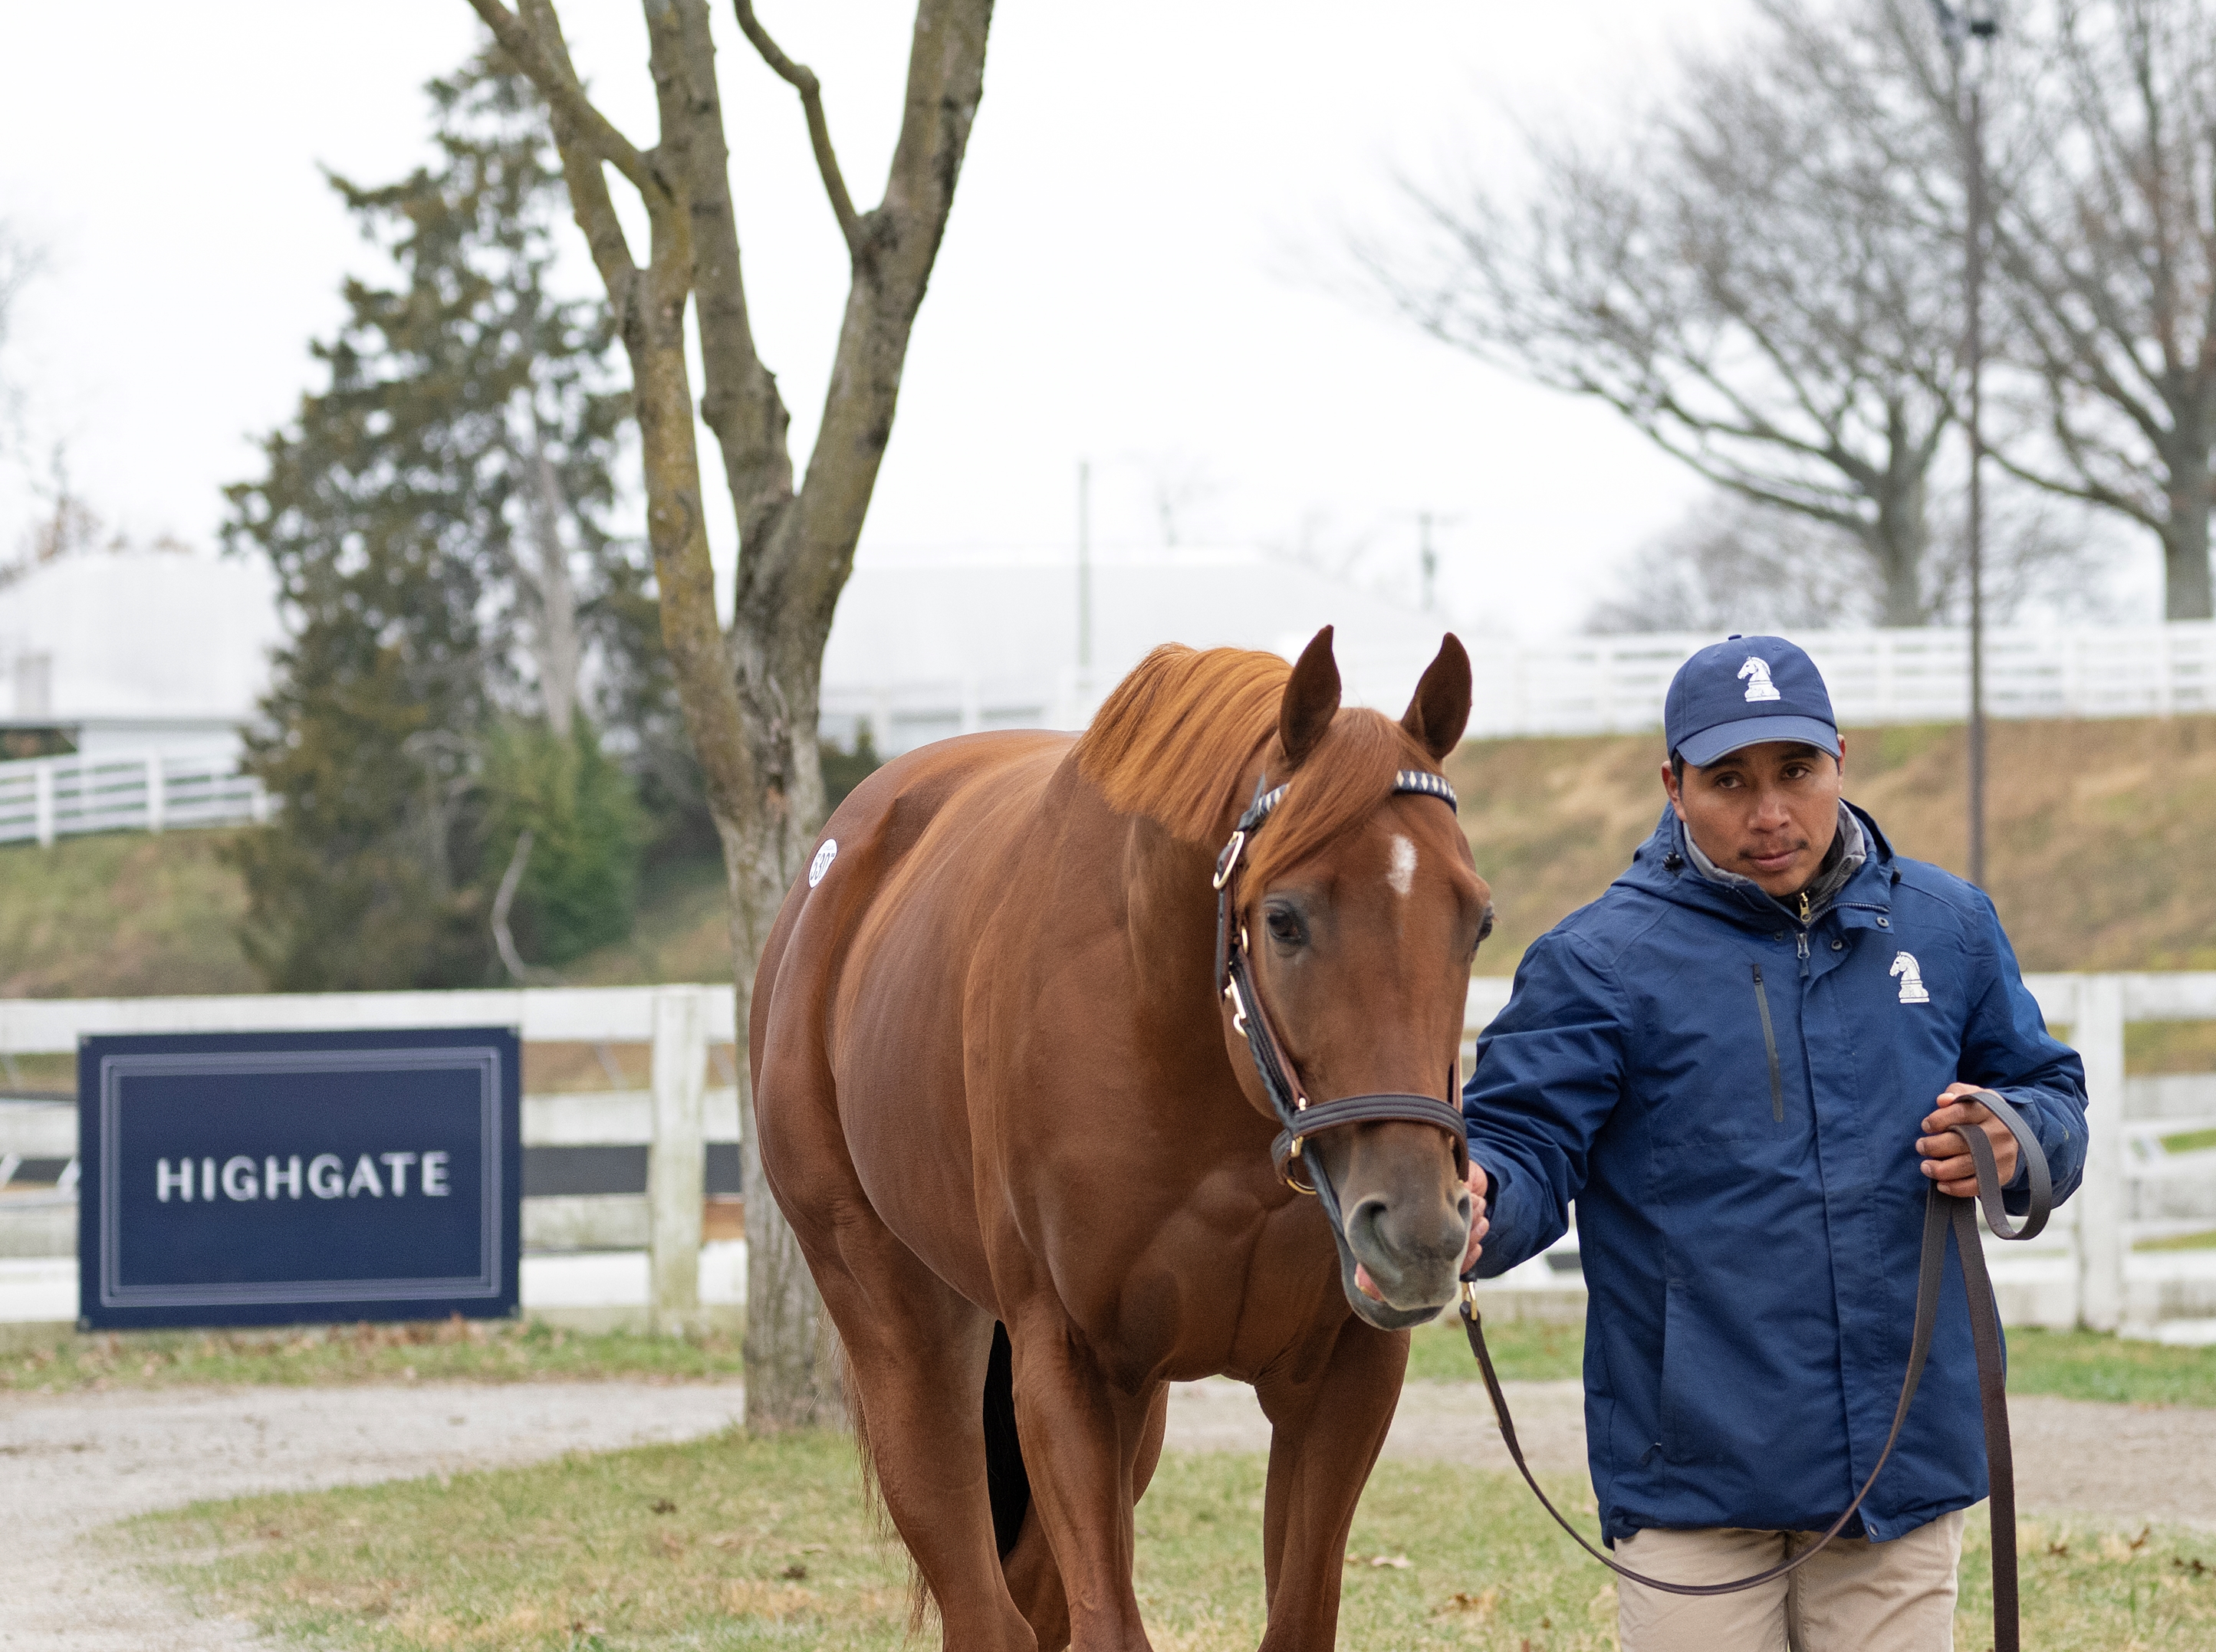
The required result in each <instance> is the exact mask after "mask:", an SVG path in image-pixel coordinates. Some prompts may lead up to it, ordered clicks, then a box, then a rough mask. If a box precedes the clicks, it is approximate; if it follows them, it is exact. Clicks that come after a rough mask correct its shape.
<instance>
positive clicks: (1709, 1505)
mask: <svg viewBox="0 0 2216 1652" xmlns="http://www.w3.org/2000/svg"><path fill="white" fill-rule="evenodd" d="M1853 814H1854V818H1855V819H1856V820H1857V821H1858V822H1859V823H1860V825H1861V826H1862V834H1863V844H1862V847H1863V849H1864V851H1865V853H1864V857H1863V858H1862V861H1861V863H1860V864H1859V865H1856V866H1855V867H1854V868H1853V870H1852V872H1851V875H1849V876H1847V877H1846V879H1845V881H1844V883H1843V884H1842V885H1841V886H1840V887H1838V888H1837V890H1836V892H1835V893H1834V894H1832V896H1831V900H1829V901H1828V903H1825V904H1821V905H1818V906H1814V909H1813V916H1812V917H1811V918H1810V919H1809V920H1808V921H1807V923H1806V924H1803V923H1801V922H1800V921H1799V920H1798V919H1797V918H1795V917H1794V915H1793V913H1792V912H1788V910H1787V908H1786V907H1785V906H1782V905H1780V904H1779V903H1778V902H1777V901H1776V900H1772V899H1771V898H1770V896H1768V895H1766V894H1763V893H1762V892H1761V890H1759V889H1758V888H1757V887H1754V886H1753V885H1752V884H1751V883H1749V882H1747V881H1745V880H1743V879H1731V878H1728V877H1727V878H1726V879H1725V880H1724V881H1718V880H1717V879H1716V878H1714V877H1711V876H1709V875H1704V874H1703V872H1702V870H1701V869H1699V868H1698V867H1696V865H1695V864H1693V863H1692V862H1691V860H1690V851H1692V845H1691V844H1690V843H1689V841H1688V840H1687V838H1685V836H1684V829H1683V827H1682V826H1680V824H1679V823H1678V821H1677V817H1676V815H1675V814H1673V813H1672V812H1671V811H1670V810H1668V809H1666V808H1665V811H1664V813H1663V816H1662V820H1661V823H1660V825H1659V826H1658V827H1657V828H1656V829H1655V832H1654V835H1653V837H1652V838H1648V839H1647V842H1646V843H1645V844H1643V845H1641V847H1640V850H1639V851H1638V853H1637V854H1636V855H1635V856H1634V857H1633V860H1632V864H1631V867H1630V869H1629V870H1628V871H1627V872H1626V873H1625V874H1624V875H1622V877H1620V878H1618V879H1617V880H1616V881H1615V882H1614V883H1613V884H1611V885H1610V887H1609V888H1608V890H1607V892H1606V893H1605V894H1603V895H1602V896H1601V898H1600V899H1599V900H1597V901H1595V902H1594V903H1593V904H1592V905H1591V906H1586V907H1585V908H1583V909H1582V910H1581V911H1579V912H1573V913H1572V914H1571V915H1570V916H1569V917H1568V918H1565V919H1563V920H1562V922H1561V923H1560V924H1558V925H1556V926H1555V928H1554V930H1551V931H1550V932H1549V933H1548V934H1547V935H1546V936H1544V937H1542V938H1541V939H1540V940H1539V941H1538V942H1537V943H1536V944H1535V945H1533V947H1532V948H1531V949H1530V951H1529V952H1527V953H1526V954H1525V955H1524V957H1523V963H1522V965H1521V966H1520V967H1518V968H1517V972H1516V986H1515V992H1514V995H1513V997H1512V998H1511V999H1510V1001H1509V1004H1508V1007H1507V1008H1506V1009H1505V1010H1503V1011H1502V1012H1501V1013H1500V1015H1499V1017H1498V1018H1497V1019H1495V1020H1494V1022H1493V1024H1492V1025H1491V1026H1490V1027H1488V1028H1487V1029H1486V1031H1485V1034H1484V1035H1483V1036H1482V1037H1480V1039H1479V1040H1478V1044H1477V1062H1476V1066H1475V1067H1474V1071H1473V1072H1472V1073H1471V1075H1470V1079H1469V1083H1468V1085H1467V1086H1465V1088H1464V1090H1463V1092H1462V1113H1463V1116H1464V1118H1465V1120H1466V1121H1467V1122H1468V1130H1469V1150H1470V1156H1471V1158H1473V1159H1474V1160H1475V1161H1476V1162H1477V1163H1478V1164H1481V1165H1482V1166H1484V1168H1485V1170H1486V1171H1487V1174H1488V1175H1489V1176H1491V1178H1492V1182H1493V1188H1492V1193H1491V1197H1490V1201H1489V1207H1488V1209H1487V1215H1488V1216H1489V1217H1490V1218H1491V1219H1492V1224H1493V1225H1492V1231H1491V1232H1490V1233H1488V1234H1487V1237H1486V1241H1485V1251H1484V1255H1483V1256H1481V1257H1480V1259H1479V1262H1478V1265H1477V1268H1476V1272H1477V1274H1479V1275H1480V1277H1485V1278H1491V1277H1493V1276H1494V1275H1496V1274H1501V1273H1503V1272H1505V1271H1506V1270H1507V1269H1508V1268H1513V1267H1514V1266H1516V1265H1517V1263H1518V1262H1523V1261H1525V1260H1526V1259H1528V1258H1530V1257H1531V1256H1536V1254H1537V1253H1538V1252H1540V1251H1541V1250H1544V1249H1545V1248H1546V1247H1547V1246H1548V1245H1549V1244H1553V1243H1554V1240H1556V1239H1557V1238H1559V1237H1561V1234H1562V1232H1563V1230H1564V1228H1565V1226H1566V1225H1567V1212H1568V1209H1569V1205H1570V1201H1572V1200H1573V1199H1574V1200H1575V1201H1577V1217H1578V1239H1579V1250H1580V1254H1581V1256H1582V1257H1583V1261H1584V1266H1585V1281H1586V1285H1587V1287H1588V1289H1589V1291H1590V1293H1591V1295H1590V1298H1589V1302H1588V1306H1587V1310H1586V1330H1585V1434H1586V1440H1587V1445H1588V1450H1589V1452H1590V1455H1591V1463H1592V1479H1593V1489H1594V1492H1595V1494H1596V1495H1597V1497H1598V1499H1599V1505H1600V1514H1601V1520H1602V1524H1603V1526H1604V1529H1605V1531H1606V1533H1607V1536H1608V1539H1609V1541H1610V1543H1611V1544H1613V1543H1614V1542H1615V1541H1616V1539H1618V1538H1623V1537H1627V1536H1628V1535H1630V1533H1632V1532H1636V1531H1640V1530H1644V1529H1647V1528H1649V1527H1670V1526H1677V1527H1701V1526H1746V1527H1752V1528H1756V1529H1761V1530H1772V1531H1812V1530H1814V1531H1820V1530H1821V1529H1823V1528H1824V1527H1825V1526H1828V1525H1830V1524H1831V1521H1832V1520H1834V1519H1836V1518H1837V1516H1838V1514H1839V1513H1840V1511H1841V1510H1843V1509H1844V1508H1846V1506H1847V1505H1848V1503H1849V1502H1851V1501H1852V1500H1853V1497H1854V1494H1855V1491H1856V1489H1857V1488H1858V1487H1859V1486H1860V1485H1861V1484H1862V1480H1863V1479H1864V1477H1867V1476H1868V1473H1869V1471H1870V1468H1871V1465H1873V1464H1874V1462H1875V1461H1876V1459H1877V1454H1878V1452H1879V1451H1880V1449H1881V1447H1882V1446H1884V1444H1885V1436H1886V1431H1887V1428H1890V1427H1891V1426H1892V1422H1893V1408H1894V1405H1895V1404H1896V1403H1897V1402H1898V1400H1899V1393H1900V1379H1901V1376H1902V1373H1903V1372H1904V1370H1905V1366H1906V1364H1907V1360H1908V1344H1909V1336H1910V1331H1911V1326H1912V1324H1913V1322H1914V1318H1915V1310H1916V1260H1917V1250H1918V1247H1919V1244H1920V1242H1921V1239H1922V1236H1923V1222H1924V1197H1925V1188H1926V1187H1927V1186H1928V1181H1927V1178H1926V1177H1925V1176H1924V1174H1923V1173H1922V1170H1921V1169H1920V1168H1919V1166H1920V1164H1921V1160H1920V1158H1919V1157H1918V1155H1917V1151H1916V1141H1917V1136H1918V1133H1919V1130H1920V1127H1921V1125H1922V1123H1923V1121H1924V1118H1925V1116H1926V1115H1929V1114H1930V1112H1931V1110H1932V1108H1933V1107H1934V1105H1935V1098H1936V1096H1938V1095H1939V1093H1940V1091H1942V1090H1944V1089H1945V1088H1946V1087H1947V1086H1948V1084H1953V1083H1954V1082H1955V1081H1957V1080H1958V1079H1959V1080H1965V1081H1967V1082H1970V1083H1973V1084H1980V1085H1984V1086H1986V1087H1989V1088H1991V1089H1993V1090H1998V1091H1999V1092H2000V1093H2001V1094H2002V1095H2004V1096H2006V1097H2007V1098H2008V1099H2009V1100H2010V1102H2013V1103H2014V1104H2015V1105H2016V1107H2017V1108H2019V1109H2020V1110H2021V1111H2022V1114H2023V1115H2024V1118H2025V1120H2026V1121H2027V1122H2028V1124H2029V1125H2030V1127H2031V1128H2032V1130H2033V1132H2034V1133H2035V1134H2036V1135H2037V1137H2038V1139H2039V1141H2040V1144H2041V1145H2042V1146H2043V1147H2044V1148H2045V1149H2046V1151H2047V1162H2048V1164H2049V1166H2050V1168H2051V1170H2052V1171H2053V1178H2054V1191H2055V1197H2056V1199H2057V1200H2058V1201H2059V1200H2060V1199H2062V1198H2064V1197H2066V1196H2067V1195H2068V1194H2070V1193H2071V1191H2073V1190H2074V1189H2075V1188H2076V1187H2077V1182H2078V1178H2079V1176H2080V1173H2081V1171H2082V1170H2083V1169H2084V1158H2085V1079H2084V1068H2083V1066H2081V1065H2080V1063H2079V1062H2078V1059H2077V1056H2076V1055H2075V1054H2074V1053H2071V1051H2070V1050H2069V1049H2067V1048H2066V1047H2064V1046H2063V1045H2061V1044H2059V1043H2058V1042H2057V1041H2055V1040H2054V1039H2053V1038H2051V1037H2050V1036H2048V1035H2047V1028H2046V1024H2045V1022H2044V1020H2043V1018H2042V1017H2041V1014H2040V1011H2039V1007H2038V1005H2037V1004H2036V1003H2035V1002H2034V1000H2033V998H2032V997H2031V994H2030V992H2028V990H2027V989H2026V988H2025V986H2024V985H2023V980H2022V974H2021V973H2020V971H2019V970H2018V968H2017V965H2016V955H2015V953H2014V951H2013V950H2012V949H2010V946H2009V943H2008V938H2007V937H2005V936H2004V935H2003V934H2002V932H2001V926H2000V921H1999V919H1998V918H1997V916H1996V915H1995V913H1994V911H1993V907H1992V903H1991V901H1989V900H1986V898H1985V896H1984V895H1983V894H1980V893H1979V891H1978V890H1977V889H1976V888H1974V887H1972V886H1971V885H1969V884H1967V883H1965V882H1963V881H1961V879H1959V878H1956V877H1954V876H1952V875H1949V874H1948V873H1946V872H1943V871H1941V870H1940V869H1938V868H1936V867H1935V866H1930V865H1926V864H1925V863H1922V862H1920V861H1911V860H1902V859H1897V858H1896V857H1894V855H1893V850H1892V847H1891V845H1890V844H1887V842H1886V841H1885V838H1884V837H1883V835H1882V834H1881V833H1880V832H1879V831H1878V829H1877V825H1876V823H1875V822H1874V820H1871V819H1870V818H1869V817H1868V815H1867V814H1863V813H1862V811H1861V810H1859V809H1856V810H1854V811H1853ZM1842 824H1843V826H1844V821H1843V822H1842ZM1849 835H1851V834H1849ZM2022 1179H2023V1178H2022V1172H2021V1171H2019V1172H2018V1175H2017V1182H2019V1183H2021V1182H2022ZM2023 1199H2024V1195H2023V1194H2022V1192H2021V1190H2020V1188H2019V1189H2017V1190H2016V1191H2014V1192H2013V1193H2012V1194H2011V1196H2010V1201H2009V1202H2010V1206H2011V1207H2013V1208H2017V1209H2021V1208H2022V1203H2023ZM1940 1304H1941V1306H1940V1313H1939V1321H1938V1327H1937V1332H1936V1340H1935V1342H1934V1343H1933V1346H1932V1350H1931V1355H1930V1364H1929V1366H1927V1367H1926V1368H1925V1371H1924V1379H1923V1383H1922V1385H1921V1387H1920V1388H1919V1389H1918V1390H1917V1396H1916V1401H1915V1403H1914V1405H1913V1406H1912V1408H1911V1410H1910V1412H1909V1417H1908V1422H1907V1424H1906V1426H1905V1428H1903V1429H1902V1431H1901V1437H1900V1443H1899V1446H1897V1447H1896V1448H1895V1449H1894V1452H1893V1459H1892V1461H1891V1462H1889V1463H1888V1464H1887V1465H1886V1470H1885V1473H1884V1474H1883V1476H1882V1477H1881V1478H1880V1479H1879V1481H1878V1483H1877V1485H1876V1486H1875V1488H1874V1489H1872V1491H1871V1492H1870V1495H1869V1499H1868V1502H1865V1503H1864V1504H1863V1505H1862V1514H1861V1517H1860V1518H1861V1525H1862V1530H1863V1532H1864V1533H1865V1534H1866V1535H1868V1537H1870V1538H1875V1539H1884V1538H1893V1537H1897V1536H1899V1534H1900V1533H1901V1532H1905V1531H1909V1530H1911V1529H1912V1528H1914V1527H1916V1526H1921V1525H1923V1524H1924V1523H1925V1522H1926V1521H1928V1520H1933V1519H1936V1517H1937V1516H1939V1515H1941V1514H1947V1513H1948V1512H1950V1511H1951V1510H1954V1509H1957V1508H1967V1506H1968V1505H1970V1504H1971V1503H1973V1502H1977V1501H1978V1500H1979V1499H1980V1498H1982V1497H1983V1496H1984V1495H1985V1437H1984V1434H1983V1433H1982V1431H1981V1429H1980V1428H1979V1410H1978V1385H1977V1366H1976V1358H1975V1354H1974V1353H1973V1349H1972V1346H1971V1342H1970V1330H1969V1317H1968V1314H1967V1311H1966V1309H1965V1307H1964V1305H1963V1300H1962V1280H1961V1264H1960V1262H1959V1261H1958V1259H1957V1258H1956V1257H1955V1256H1954V1251H1953V1249H1952V1247H1951V1246H1950V1247H1949V1249H1948V1256H1947V1277H1946V1282H1945V1285H1944V1287H1943V1289H1942V1295H1941V1298H1940Z"/></svg>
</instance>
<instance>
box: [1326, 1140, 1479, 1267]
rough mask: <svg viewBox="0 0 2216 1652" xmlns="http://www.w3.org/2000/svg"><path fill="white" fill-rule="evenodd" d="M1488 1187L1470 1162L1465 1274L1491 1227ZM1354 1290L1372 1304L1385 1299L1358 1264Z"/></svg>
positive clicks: (1463, 1257)
mask: <svg viewBox="0 0 2216 1652" xmlns="http://www.w3.org/2000/svg"><path fill="white" fill-rule="evenodd" d="M1489 1185H1490V1184H1489V1183H1488V1182H1487V1181H1486V1179H1485V1172H1484V1171H1483V1170H1480V1169H1479V1168H1478V1164H1477V1161H1476V1160H1475V1159H1472V1160H1470V1162H1469V1249H1468V1250H1465V1251H1463V1252H1462V1268H1461V1271H1462V1273H1465V1274H1467V1273H1468V1272H1469V1270H1470V1269H1471V1268H1474V1267H1476V1266H1477V1256H1478V1252H1479V1251H1480V1250H1483V1249H1484V1248H1485V1247H1484V1246H1482V1245H1480V1244H1479V1243H1478V1241H1479V1240H1480V1239H1482V1238H1483V1237H1485V1231H1486V1229H1487V1228H1488V1227H1490V1226H1492V1224H1491V1223H1490V1222H1488V1221H1487V1220H1486V1219H1485V1190H1486V1188H1487V1187H1488V1186H1489ZM1354 1288H1355V1289H1356V1290H1357V1291H1359V1292H1361V1293H1362V1294H1363V1295H1364V1296H1366V1297H1368V1298H1369V1299H1370V1300H1371V1301H1372V1302H1382V1301H1383V1300H1384V1299H1385V1293H1384V1292H1382V1291H1381V1290H1379V1289H1378V1288H1377V1286H1376V1282H1375V1281H1374V1280H1371V1279H1370V1270H1369V1269H1368V1268H1364V1267H1363V1265H1362V1264H1361V1263H1360V1262H1357V1263H1355V1265H1354Z"/></svg>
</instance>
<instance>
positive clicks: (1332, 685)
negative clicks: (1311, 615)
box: [1277, 625, 1339, 769]
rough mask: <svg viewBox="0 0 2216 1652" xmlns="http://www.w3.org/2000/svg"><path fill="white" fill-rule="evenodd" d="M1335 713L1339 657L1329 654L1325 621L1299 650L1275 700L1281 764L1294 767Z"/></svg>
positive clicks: (1305, 755)
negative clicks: (1282, 751) (1282, 756)
mask: <svg viewBox="0 0 2216 1652" xmlns="http://www.w3.org/2000/svg"><path fill="white" fill-rule="evenodd" d="M1337 715H1339V661H1338V660H1334V659H1333V658H1332V657H1331V627H1330V626H1328V625H1327V626H1325V627H1324V628H1323V629H1321V630H1320V631H1318V632H1317V633H1316V634H1315V636H1314V637H1313V638H1311V639H1310V640H1309V642H1308V647H1307V648H1302V650H1301V657H1300V660H1299V662H1298V663H1297V664H1296V665H1295V666H1293V674H1292V675H1291V676H1290V677H1289V678H1287V679H1285V697H1284V698H1283V700H1281V701H1279V702H1278V703H1277V743H1278V744H1279V745H1281V746H1283V747H1284V748H1285V766H1286V767H1288V768H1293V769H1296V768H1298V767H1299V766H1300V765H1301V762H1302V759H1303V758H1306V757H1307V756H1308V753H1309V752H1313V751H1314V750H1315V746H1316V742H1317V741H1318V740H1321V739H1322V738H1323V732H1324V730H1325V729H1327V728H1330V727H1331V720H1332V719H1333V717H1335V716H1337Z"/></svg>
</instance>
